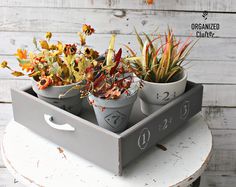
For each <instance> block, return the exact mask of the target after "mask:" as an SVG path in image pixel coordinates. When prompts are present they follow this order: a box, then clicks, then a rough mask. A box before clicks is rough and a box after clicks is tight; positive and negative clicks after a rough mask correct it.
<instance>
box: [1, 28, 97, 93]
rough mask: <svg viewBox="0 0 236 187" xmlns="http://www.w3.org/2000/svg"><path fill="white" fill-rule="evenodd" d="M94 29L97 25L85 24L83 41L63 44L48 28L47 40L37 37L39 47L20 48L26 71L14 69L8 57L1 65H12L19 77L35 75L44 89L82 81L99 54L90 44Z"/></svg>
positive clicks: (15, 74)
mask: <svg viewBox="0 0 236 187" xmlns="http://www.w3.org/2000/svg"><path fill="white" fill-rule="evenodd" d="M94 32H95V30H94V28H92V27H91V26H90V25H86V24H84V25H83V26H82V29H81V32H78V35H79V40H80V43H79V44H77V43H74V44H63V43H62V42H60V41H58V42H57V43H51V42H50V40H51V38H52V33H51V32H47V33H46V35H45V38H44V39H43V40H40V41H39V42H38V41H37V40H36V39H35V38H34V39H33V44H34V46H35V49H36V50H35V51H34V52H28V51H27V50H25V49H18V50H17V52H16V54H15V56H17V60H18V62H19V66H20V67H21V69H22V71H15V70H13V69H12V68H11V67H10V66H9V65H8V64H9V63H8V62H7V61H3V62H2V63H0V68H7V69H9V70H10V71H12V73H11V74H12V75H13V76H16V77H19V76H29V77H32V78H33V79H34V80H35V81H37V84H38V88H39V89H41V90H43V89H46V88H47V87H49V86H61V85H67V84H71V83H76V82H79V81H81V80H82V79H83V76H84V73H85V70H86V68H87V67H88V66H90V65H91V62H92V61H93V60H94V59H96V58H97V57H98V56H99V53H98V52H97V51H95V50H94V49H92V48H89V47H87V46H86V37H87V36H90V35H92V34H93V33H94ZM78 46H79V47H78ZM78 48H79V49H78Z"/></svg>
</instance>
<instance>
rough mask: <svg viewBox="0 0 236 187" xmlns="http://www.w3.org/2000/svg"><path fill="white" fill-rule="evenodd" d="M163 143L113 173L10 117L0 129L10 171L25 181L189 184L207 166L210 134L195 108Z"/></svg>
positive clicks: (116, 186) (117, 186)
mask: <svg viewBox="0 0 236 187" xmlns="http://www.w3.org/2000/svg"><path fill="white" fill-rule="evenodd" d="M52 136H53V135H52ZM88 138H89V137H88ZM75 143H76V142H75ZM161 145H163V146H164V147H165V148H167V150H166V151H164V150H162V149H160V148H158V147H154V148H152V149H150V150H149V151H148V152H147V153H145V154H143V155H142V156H141V157H140V158H139V159H137V160H136V161H134V162H132V163H131V164H130V165H129V166H128V167H127V168H126V169H125V170H124V174H123V176H116V175H114V174H112V173H110V172H108V171H106V170H104V169H102V168H100V167H98V166H96V165H94V164H92V163H90V162H88V161H86V160H85V159H82V158H80V157H78V156H76V155H74V154H72V153H70V152H68V151H66V150H64V149H63V148H61V147H59V146H57V145H55V144H53V143H51V142H49V141H47V140H45V139H43V138H41V137H39V136H38V135H36V134H34V133H32V132H31V131H29V130H28V129H26V128H25V127H23V126H22V125H20V124H18V123H16V122H14V121H13V120H12V121H11V122H10V123H9V124H8V126H7V128H6V131H5V134H4V138H3V142H2V156H3V160H4V163H5V164H6V167H7V168H8V169H9V171H10V172H11V173H12V175H13V176H14V177H15V178H16V179H17V180H18V181H20V182H22V183H23V184H25V185H27V186H47V187H60V186H63V187H65V186H70V187H73V186H75V187H78V186H80V187H85V186H89V187H95V186H96V187H99V186H102V187H106V186H111V187H121V186H122V187H133V186H135V187H139V186H149V187H150V186H155V187H167V186H188V185H190V184H191V183H192V182H193V181H194V180H196V179H197V178H198V177H199V176H200V175H201V174H202V173H203V171H204V170H205V168H206V166H207V163H208V161H209V159H210V153H211V149H212V136H211V132H210V130H209V129H208V126H207V124H206V122H205V121H204V120H203V118H202V116H201V115H200V114H198V115H197V116H195V117H194V118H193V119H191V120H190V121H189V122H188V124H187V125H185V126H184V127H183V128H182V129H180V130H178V131H177V132H175V133H174V134H173V135H171V136H170V137H167V138H166V139H165V140H164V141H162V142H161ZM107 154H109V153H107Z"/></svg>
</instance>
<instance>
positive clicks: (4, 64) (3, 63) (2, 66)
mask: <svg viewBox="0 0 236 187" xmlns="http://www.w3.org/2000/svg"><path fill="white" fill-rule="evenodd" d="M7 65H8V64H7V61H3V62H2V63H1V64H0V68H6V67H7Z"/></svg>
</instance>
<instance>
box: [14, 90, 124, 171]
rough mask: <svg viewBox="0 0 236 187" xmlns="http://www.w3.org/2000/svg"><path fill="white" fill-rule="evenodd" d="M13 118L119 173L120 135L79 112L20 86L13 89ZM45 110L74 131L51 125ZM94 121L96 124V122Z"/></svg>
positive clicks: (76, 152)
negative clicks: (19, 89)
mask: <svg viewBox="0 0 236 187" xmlns="http://www.w3.org/2000/svg"><path fill="white" fill-rule="evenodd" d="M11 93H12V100H13V113H14V120H15V121H16V122H18V123H20V124H21V125H23V126H25V127H27V128H28V129H30V130H31V131H33V132H34V133H36V134H38V135H40V136H42V137H44V138H46V139H48V140H50V141H52V142H53V143H56V144H57V145H59V146H62V147H63V148H65V149H67V150H69V151H71V152H73V153H75V154H77V155H79V156H81V157H83V158H85V159H87V160H89V161H91V162H93V163H95V164H97V165H99V166H101V167H103V168H105V169H107V170H109V171H111V172H113V173H116V174H119V173H120V172H121V170H120V164H119V161H120V160H119V138H118V136H113V135H112V134H109V132H108V133H105V132H103V130H99V128H100V127H92V126H91V124H87V122H86V120H83V119H81V118H79V117H77V116H74V115H72V114H70V113H68V112H66V111H64V110H61V109H59V108H57V107H54V106H52V105H50V104H48V103H46V102H44V101H41V100H39V99H38V98H36V97H34V96H32V95H30V94H28V93H26V92H24V91H18V90H12V92H11ZM44 114H48V115H51V116H53V122H55V123H58V124H65V123H67V124H70V125H71V126H73V127H74V128H75V131H73V132H70V131H62V130H57V129H54V128H52V127H51V126H49V125H48V124H47V122H46V121H45V119H44ZM94 125H95V124H94Z"/></svg>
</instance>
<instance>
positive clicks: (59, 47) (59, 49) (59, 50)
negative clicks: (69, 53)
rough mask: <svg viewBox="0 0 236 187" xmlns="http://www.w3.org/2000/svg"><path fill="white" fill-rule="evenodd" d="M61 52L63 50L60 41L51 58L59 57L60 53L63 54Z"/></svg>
mask: <svg viewBox="0 0 236 187" xmlns="http://www.w3.org/2000/svg"><path fill="white" fill-rule="evenodd" d="M63 50H64V47H63V44H62V43H61V42H60V41H58V42H57V51H55V52H54V53H53V56H56V55H61V54H62V52H63Z"/></svg>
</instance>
